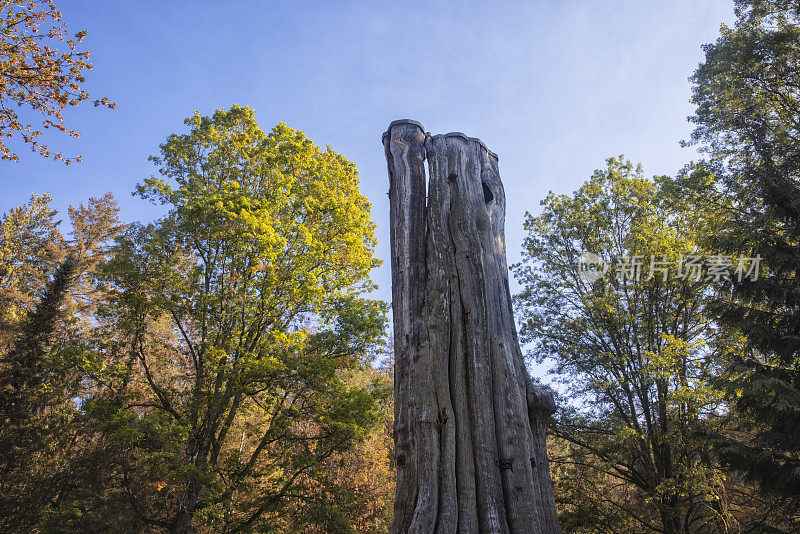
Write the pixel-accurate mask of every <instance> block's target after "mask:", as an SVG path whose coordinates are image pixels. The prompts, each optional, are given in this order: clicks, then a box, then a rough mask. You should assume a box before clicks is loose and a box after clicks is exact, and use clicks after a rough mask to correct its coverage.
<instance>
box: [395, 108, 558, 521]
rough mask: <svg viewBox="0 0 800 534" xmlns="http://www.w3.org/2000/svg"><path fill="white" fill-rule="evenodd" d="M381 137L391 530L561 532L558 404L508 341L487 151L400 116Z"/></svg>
mask: <svg viewBox="0 0 800 534" xmlns="http://www.w3.org/2000/svg"><path fill="white" fill-rule="evenodd" d="M383 145H384V147H385V150H386V160H387V163H388V166H389V182H390V187H389V200H390V206H391V207H390V221H391V248H392V300H393V305H392V307H393V314H394V348H395V355H396V357H395V385H394V388H395V447H396V457H395V460H396V465H397V495H396V500H395V516H394V525H393V528H392V532H393V533H395V534H406V533H420V534H431V533H434V532H436V533H439V532H442V533H450V532H459V533H461V532H470V533H471V532H480V533H537V534H538V533H547V534H549V533H559V532H560V528H559V526H558V519H557V517H556V510H555V501H554V498H553V488H552V482H551V480H550V473H549V470H548V461H547V451H546V446H545V426H546V422H547V419H548V418H549V417H550V416H551V415H552V413H553V412H554V410H555V404H554V402H553V397H552V395H551V394H550V393H549V392H548V391H546V390H544V389H541V388H539V387H537V386H534V385H533V382H532V380H531V378H530V376H529V375H528V373H527V370H526V369H525V364H524V361H523V358H522V353H521V352H520V348H519V343H518V341H517V331H516V327H515V324H514V318H513V312H512V307H511V295H510V292H509V287H508V268H507V265H506V251H505V235H504V228H503V225H504V218H505V192H504V191H503V184H502V183H501V182H500V174H499V172H498V166H497V155H495V154H494V153H493V152H491V151H490V150H489V149H488V148H486V146H485V145H484V144H483V143H482V142H481V141H480V140H479V139H475V138H471V137H467V136H465V135H464V134H461V133H449V134H445V135H433V136H431V135H430V134H428V133H426V132H425V130H424V129H423V127H422V125H421V124H419V123H417V122H415V121H410V120H400V121H394V122H392V123H391V124H390V125H389V129H388V131H387V132H386V133H385V134H383ZM426 160H427V166H428V174H429V180H427V184H428V185H427V194H426V168H425V161H426ZM426 196H427V205H426Z"/></svg>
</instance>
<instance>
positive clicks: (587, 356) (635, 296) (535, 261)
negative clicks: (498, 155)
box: [513, 157, 729, 533]
mask: <svg viewBox="0 0 800 534" xmlns="http://www.w3.org/2000/svg"><path fill="white" fill-rule="evenodd" d="M671 191H672V180H671V179H669V178H667V177H656V178H655V179H654V180H648V179H646V178H644V176H643V173H642V170H641V168H640V167H638V166H634V165H632V164H631V163H630V162H629V161H627V160H625V159H624V158H623V157H620V158H611V159H609V160H608V161H607V167H606V168H605V169H603V170H598V171H596V172H595V173H594V175H593V176H592V177H591V179H590V180H588V181H587V182H586V183H585V184H584V185H583V186H582V187H581V188H580V189H579V190H578V191H577V192H575V194H574V195H572V196H567V195H558V196H557V195H554V194H552V193H551V194H550V195H549V196H548V197H547V198H546V199H545V200H544V201H542V206H543V210H542V213H541V214H540V215H538V216H536V217H534V216H532V215H531V214H528V215H527V218H526V221H525V228H526V229H527V231H528V236H527V238H526V239H525V242H524V248H523V261H522V262H521V263H520V264H517V265H515V266H514V267H513V269H514V271H515V275H516V277H517V279H518V280H519V282H520V283H521V284H522V286H523V291H522V292H521V293H520V295H518V297H517V303H518V310H519V311H520V320H521V322H522V330H521V334H522V338H523V340H525V341H528V342H530V343H531V344H532V349H531V350H532V355H533V356H534V357H535V358H536V359H537V361H539V362H543V361H545V360H548V359H552V361H553V362H554V364H555V366H554V367H553V370H552V372H553V373H554V374H555V375H556V377H557V378H558V380H559V381H560V382H561V384H562V385H563V387H564V388H565V391H566V392H568V393H569V397H570V398H571V400H572V404H573V407H572V409H571V410H567V409H565V410H564V411H562V412H561V416H560V417H559V418H558V420H557V422H556V424H555V431H556V433H557V436H558V437H559V438H561V439H562V440H564V441H562V442H561V443H562V445H561V446H559V447H558V448H557V449H558V450H557V451H556V473H557V476H556V481H557V488H558V490H559V493H558V499H559V503H560V512H561V517H562V521H563V523H564V526H565V528H568V529H569V530H570V531H573V532H581V531H586V530H582V528H584V527H586V528H587V529H588V530H589V531H594V532H603V531H605V530H604V529H606V528H608V529H609V530H608V531H614V530H615V528H619V529H620V530H623V531H634V532H635V531H641V532H665V533H677V532H684V533H689V532H697V531H704V532H710V531H715V530H716V531H720V532H722V531H725V528H726V521H727V520H728V518H729V514H728V513H727V503H726V497H725V493H724V489H723V486H722V476H721V474H720V472H719V471H718V470H715V469H714V465H713V463H712V462H711V460H710V458H709V456H708V447H707V446H706V444H705V443H704V442H703V441H702V440H699V439H697V438H695V436H694V433H695V431H696V430H697V429H699V428H700V427H701V425H702V423H703V421H704V419H706V418H708V417H709V416H711V415H713V414H714V412H715V410H716V409H717V408H719V407H720V404H721V400H720V396H719V394H718V393H716V392H715V391H714V390H713V389H712V388H710V387H709V382H708V381H709V380H710V378H711V377H712V376H713V375H714V372H715V367H714V361H715V360H714V354H715V353H714V350H715V347H714V346H713V345H711V343H710V341H712V340H713V339H715V337H716V333H715V329H714V326H713V324H711V323H710V322H709V321H708V320H706V319H705V318H704V317H703V315H702V313H701V310H702V307H703V305H704V303H705V302H707V301H708V299H709V298H710V293H711V291H713V288H714V285H713V284H714V283H715V282H714V280H713V279H708V276H707V273H706V272H700V271H697V270H696V269H694V268H690V267H688V266H689V265H691V264H692V263H694V264H695V265H699V263H698V262H697V261H694V260H696V258H695V259H694V260H693V259H692V258H691V257H690V256H691V255H695V254H701V253H702V251H701V250H699V247H698V244H697V240H696V236H697V231H698V229H699V228H698V226H701V225H702V220H703V219H702V218H701V219H700V220H698V218H697V217H696V215H697V214H696V213H695V212H693V211H692V210H691V209H687V208H685V207H683V206H681V204H680V202H679V197H675V196H674V195H673V194H671ZM582 266H583V268H588V267H589V266H593V270H582ZM690 269H691V270H690ZM681 271H682V272H681ZM681 274H683V276H681ZM559 451H560V453H559ZM565 466H566V467H565ZM567 467H569V469H567V471H564V469H566V468H567ZM559 470H561V471H559ZM559 473H560V474H559ZM565 473H567V474H568V476H569V479H568V480H565V479H564V475H565ZM581 481H582V482H584V483H586V484H587V485H589V486H596V487H597V490H594V491H593V490H588V491H587V489H586V488H585V487H584V484H582V483H581ZM570 495H571V497H570ZM587 525H588V527H587Z"/></svg>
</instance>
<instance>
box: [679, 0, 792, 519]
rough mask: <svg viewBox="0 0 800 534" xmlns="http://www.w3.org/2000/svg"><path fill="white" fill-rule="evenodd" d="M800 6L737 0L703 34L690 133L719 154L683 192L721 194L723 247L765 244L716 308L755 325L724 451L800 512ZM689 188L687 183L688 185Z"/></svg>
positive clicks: (716, 201) (733, 381)
mask: <svg viewBox="0 0 800 534" xmlns="http://www.w3.org/2000/svg"><path fill="white" fill-rule="evenodd" d="M799 9H800V8H799V7H798V5H797V3H796V2H789V1H777V0H773V1H763V0H739V1H737V2H736V14H737V21H736V23H735V25H734V27H728V26H724V25H723V27H722V28H721V30H720V37H719V38H718V39H717V41H716V42H715V43H712V44H708V45H705V47H704V50H705V53H706V57H705V61H704V62H703V63H702V64H701V65H700V66H699V68H698V69H697V71H696V72H695V73H694V76H693V77H692V81H693V82H694V93H693V101H694V103H695V104H696V105H697V110H696V114H695V115H694V116H693V117H692V118H691V120H692V121H693V122H694V123H695V124H696V125H697V126H696V129H695V130H694V133H693V135H692V140H693V142H695V143H697V144H700V145H701V146H702V147H703V148H704V149H705V150H706V152H707V154H708V155H709V156H710V161H708V162H706V163H705V164H704V165H703V166H700V167H697V168H695V169H694V172H692V173H690V174H688V175H687V177H686V179H685V181H684V182H685V183H684V186H685V188H684V194H688V193H692V194H693V196H694V199H695V201H696V202H697V203H698V204H699V205H703V206H713V209H714V210H716V212H717V213H718V218H719V219H718V223H717V224H716V225H715V226H714V227H713V228H712V230H713V231H712V232H709V233H707V234H706V236H705V238H704V239H705V242H706V243H707V246H709V247H713V248H715V249H717V250H720V251H724V252H729V253H737V254H743V255H747V256H752V257H756V256H760V257H761V258H762V269H761V274H760V276H759V278H758V279H757V280H743V281H741V282H739V281H738V280H733V281H732V282H731V284H730V292H729V293H728V294H727V295H725V296H724V298H722V299H720V300H719V301H718V302H716V303H714V304H713V305H712V306H711V307H710V311H711V312H712V313H713V314H714V315H715V316H716V317H717V318H718V320H719V321H720V324H722V325H724V326H725V327H727V328H729V329H731V330H732V331H734V332H740V333H742V334H743V335H744V336H745V337H746V341H747V343H746V346H745V347H743V349H742V350H739V351H731V352H729V353H728V354H727V355H728V364H727V366H726V369H725V372H724V374H723V375H722V377H721V380H720V384H721V385H722V386H723V387H724V388H725V389H726V390H727V391H728V393H729V399H730V401H731V402H732V403H733V404H734V406H735V407H736V410H737V412H736V417H735V418H732V419H731V420H730V421H729V428H728V431H727V432H726V433H724V435H722V436H718V438H719V439H718V448H717V452H718V453H719V455H720V457H721V459H722V460H723V462H725V463H726V464H727V465H730V466H731V467H734V468H736V469H738V470H740V471H741V472H743V473H745V474H746V475H747V476H748V477H749V478H751V479H753V480H756V481H758V483H759V484H760V485H761V487H762V488H763V489H764V490H766V491H768V492H771V493H772V494H773V495H777V496H781V497H783V498H785V499H786V500H787V502H786V507H785V508H784V509H783V511H782V512H780V514H781V515H786V514H788V517H794V518H795V520H798V518H800V516H798V513H800V272H799V271H798V266H800V122H799V120H798V118H799V117H800V93H798V88H800V44H799V43H800V11H798V10H799ZM687 196H688V195H687Z"/></svg>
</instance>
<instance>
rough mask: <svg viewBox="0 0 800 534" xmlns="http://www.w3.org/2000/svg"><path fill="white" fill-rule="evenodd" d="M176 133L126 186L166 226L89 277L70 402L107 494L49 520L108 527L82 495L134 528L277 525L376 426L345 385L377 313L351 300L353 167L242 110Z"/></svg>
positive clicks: (366, 239)
mask: <svg viewBox="0 0 800 534" xmlns="http://www.w3.org/2000/svg"><path fill="white" fill-rule="evenodd" d="M186 124H187V125H188V126H189V132H188V133H186V134H175V135H171V136H170V137H169V138H168V139H167V141H166V143H164V144H163V145H161V153H160V155H159V156H157V157H153V158H151V159H152V160H153V162H154V163H155V164H156V165H157V166H158V167H159V173H160V176H158V177H151V178H149V179H147V180H145V182H144V183H143V184H142V185H141V186H140V187H139V188H138V193H139V194H140V195H141V196H142V197H144V198H148V199H151V200H152V201H154V202H156V203H160V204H163V205H164V206H165V207H166V208H167V210H168V212H167V214H166V216H164V217H163V218H162V219H160V220H159V221H158V222H156V223H155V224H151V225H147V226H141V225H134V226H132V227H131V228H130V229H129V231H128V232H127V233H126V234H125V235H124V237H123V238H122V239H121V240H120V241H119V244H118V246H117V248H116V251H115V257H114V259H113V260H112V261H111V262H110V263H109V264H108V265H107V266H106V268H105V273H106V274H105V278H104V283H105V284H108V291H109V293H108V297H107V299H108V300H107V304H106V306H105V307H104V309H103V310H101V313H100V314H99V322H100V323H101V327H100V328H98V329H97V331H96V332H97V337H96V340H95V342H94V343H93V345H92V346H93V350H92V351H91V356H87V363H86V369H87V372H89V373H90V374H92V376H93V377H94V380H95V383H96V391H95V392H94V393H93V394H92V395H90V396H89V397H88V398H87V399H86V400H85V402H84V406H85V410H86V413H87V417H89V418H90V419H91V420H92V421H94V422H95V424H96V428H97V433H98V438H97V443H98V444H99V445H98V448H102V450H103V451H105V454H104V455H103V460H102V466H103V467H102V469H101V470H102V471H103V473H104V475H103V476H104V477H106V480H105V481H100V486H99V487H101V488H105V489H103V491H95V492H94V494H93V495H92V496H90V497H87V496H86V495H84V494H82V493H81V492H80V491H76V492H75V493H74V494H73V496H72V497H71V498H70V503H69V504H68V505H67V504H65V506H64V508H63V509H64V511H65V515H64V516H62V517H61V518H60V521H61V522H62V524H66V523H68V524H71V525H75V526H76V528H77V527H78V526H79V527H80V528H84V529H86V528H100V526H98V525H102V524H106V525H108V524H109V521H115V519H113V518H112V517H108V516H107V517H102V514H99V513H96V512H95V514H94V517H93V518H90V520H88V521H89V523H87V515H86V514H85V513H84V512H83V511H82V510H81V508H80V504H81V502H82V501H83V502H85V499H87V498H89V499H93V501H94V502H93V504H92V505H91V508H92V509H93V510H111V509H114V508H115V507H116V508H117V510H118V512H117V513H122V514H123V515H125V516H126V517H127V519H126V521H127V523H126V524H127V525H128V528H132V529H136V528H138V529H147V528H149V529H154V528H155V529H163V530H167V531H170V532H189V531H192V530H193V529H200V530H201V531H204V530H206V529H208V531H213V532H249V531H266V530H270V529H277V528H279V527H280V525H282V524H285V518H286V517H287V514H289V513H290V511H291V510H292V507H293V506H297V503H298V502H300V501H301V500H302V499H303V491H302V489H303V484H304V482H305V481H307V480H309V479H318V478H319V477H320V476H322V475H323V474H324V471H325V467H326V463H325V461H326V459H328V458H331V457H332V456H334V455H336V454H339V453H343V452H345V451H347V450H348V449H349V448H350V447H352V446H353V445H354V443H356V442H357V441H358V440H359V439H361V438H363V437H365V436H366V434H367V432H368V431H369V429H370V428H372V427H373V426H374V425H375V424H377V423H378V422H379V421H380V420H381V410H380V405H379V402H378V401H379V400H380V399H382V398H384V397H385V388H383V387H382V386H381V385H380V384H379V383H377V382H370V383H369V384H364V385H355V384H353V383H351V382H348V380H347V376H348V374H349V373H351V372H352V371H355V370H357V369H358V368H359V367H361V366H362V365H363V364H364V363H365V362H366V361H368V359H369V355H370V353H371V351H372V347H373V346H374V345H375V344H376V343H378V342H379V341H380V339H381V337H382V335H383V326H384V321H385V319H384V313H385V310H384V305H383V304H382V303H379V302H375V301H370V300H366V299H364V298H362V297H361V296H359V295H361V294H362V293H363V292H365V291H368V290H370V289H371V288H372V287H373V286H372V284H371V282H370V281H369V278H368V275H369V272H370V270H371V269H372V268H373V267H375V266H376V265H377V264H378V261H377V260H376V259H375V258H374V255H373V254H374V246H375V238H374V235H373V232H374V223H373V222H372V221H371V220H370V216H369V210H370V205H369V202H368V201H367V200H366V198H365V197H364V196H363V195H361V193H360V192H359V190H358V178H357V171H356V169H355V166H354V165H353V164H352V163H350V162H349V161H347V160H346V159H345V158H344V157H342V156H341V155H339V154H337V153H335V152H334V151H333V150H331V149H330V148H328V149H327V150H321V149H319V148H318V147H316V146H314V144H313V143H312V142H311V141H310V140H309V139H308V138H306V137H305V135H304V134H303V133H302V132H299V131H296V130H293V129H291V128H289V127H288V126H286V125H285V124H282V123H281V124H279V125H278V126H276V127H275V128H274V129H273V130H272V131H271V132H270V133H265V132H263V131H262V130H261V129H260V128H259V127H258V125H257V123H256V121H255V120H254V118H253V111H252V110H250V109H249V108H246V107H240V106H233V107H232V108H231V109H230V110H227V111H221V110H220V111H217V112H216V113H214V115H213V116H212V117H203V116H201V115H200V114H198V113H195V114H194V115H193V116H192V117H190V118H188V119H187V120H186ZM98 455H99V451H98ZM115 503H118V504H115ZM293 503H294V504H293ZM92 525H93V526H92Z"/></svg>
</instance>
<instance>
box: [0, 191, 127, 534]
mask: <svg viewBox="0 0 800 534" xmlns="http://www.w3.org/2000/svg"><path fill="white" fill-rule="evenodd" d="M49 201H50V199H49V197H48V196H46V195H45V196H34V197H33V198H32V199H31V202H30V203H29V204H28V205H26V206H20V207H18V208H14V209H12V210H10V211H9V213H7V214H6V215H4V216H3V219H2V225H0V226H1V227H2V230H3V232H2V236H0V256H2V258H3V260H4V261H3V263H4V268H3V272H2V274H0V302H2V305H0V312H2V316H0V317H1V319H0V324H2V326H3V330H2V332H1V333H0V341H2V344H0V421H2V422H3V424H2V426H0V450H2V453H0V529H2V530H3V531H9V532H29V531H31V530H32V529H33V528H34V526H35V525H37V524H40V522H41V521H42V519H43V518H45V517H48V515H49V514H50V513H52V508H53V506H54V505H55V504H56V503H57V501H58V500H59V495H60V494H61V491H62V488H63V487H64V484H66V483H69V482H68V481H69V479H70V478H71V474H70V471H71V466H70V463H71V461H72V460H73V459H74V455H75V454H76V452H77V451H78V450H79V449H80V448H81V440H82V439H83V440H89V439H91V436H87V435H86V434H85V433H83V432H82V430H81V426H82V425H81V422H80V419H81V417H80V415H81V414H80V411H79V408H78V403H77V402H76V399H78V398H80V397H81V396H82V394H83V385H84V383H85V382H84V381H83V380H82V378H83V373H82V370H81V367H82V360H83V358H82V357H81V353H82V348H83V347H82V340H83V339H84V338H85V336H86V333H87V332H90V331H92V329H93V328H94V327H95V326H96V322H95V321H94V320H93V316H94V308H95V307H96V298H95V296H96V295H95V294H94V293H93V292H92V290H91V288H92V286H93V285H94V282H93V280H92V277H93V275H94V270H95V268H96V266H97V264H98V263H99V261H100V260H101V259H102V258H103V257H104V256H105V253H106V251H107V246H108V241H109V240H110V238H112V237H113V236H114V235H116V233H118V232H119V230H120V225H119V221H118V219H117V208H116V204H115V203H114V200H113V197H111V196H110V195H106V196H104V197H101V198H92V199H90V200H89V202H88V204H87V205H85V206H84V205H81V206H78V207H70V209H69V219H70V222H71V225H72V232H71V234H72V235H71V236H62V235H61V233H60V232H59V231H58V228H57V226H58V222H57V221H56V220H55V219H54V218H55V216H56V212H55V210H51V209H50V208H49V205H48V204H49Z"/></svg>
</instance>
